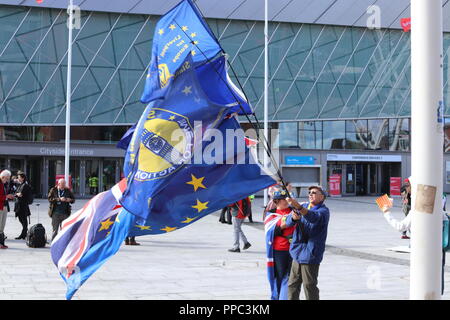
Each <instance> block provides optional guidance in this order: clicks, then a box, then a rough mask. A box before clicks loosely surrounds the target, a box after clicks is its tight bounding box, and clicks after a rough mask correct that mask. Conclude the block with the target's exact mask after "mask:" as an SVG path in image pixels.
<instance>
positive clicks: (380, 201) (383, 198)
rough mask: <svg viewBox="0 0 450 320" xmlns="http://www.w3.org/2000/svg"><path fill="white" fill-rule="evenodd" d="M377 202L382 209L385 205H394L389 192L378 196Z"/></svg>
mask: <svg viewBox="0 0 450 320" xmlns="http://www.w3.org/2000/svg"><path fill="white" fill-rule="evenodd" d="M375 202H376V203H377V205H378V207H379V208H380V210H383V207H384V206H388V207H392V201H391V199H390V198H389V197H388V195H387V194H384V195H382V196H381V197H379V198H377V199H376V200H375Z"/></svg>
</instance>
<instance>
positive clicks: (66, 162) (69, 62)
mask: <svg viewBox="0 0 450 320" xmlns="http://www.w3.org/2000/svg"><path fill="white" fill-rule="evenodd" d="M68 11H69V23H68V24H67V27H68V28H69V40H68V41H69V42H68V48H67V88H66V142H65V159H64V179H65V180H66V183H67V185H68V186H69V185H70V181H69V166H70V101H71V99H72V30H73V0H69V10H68Z"/></svg>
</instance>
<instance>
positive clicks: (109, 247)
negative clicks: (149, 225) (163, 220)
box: [51, 179, 134, 299]
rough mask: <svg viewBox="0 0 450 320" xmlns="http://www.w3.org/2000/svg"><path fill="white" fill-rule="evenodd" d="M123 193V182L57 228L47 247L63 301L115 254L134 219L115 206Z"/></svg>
mask: <svg viewBox="0 0 450 320" xmlns="http://www.w3.org/2000/svg"><path fill="white" fill-rule="evenodd" d="M125 189H126V179H123V180H122V181H120V182H119V183H118V184H116V185H115V186H114V187H112V188H111V189H110V190H108V191H105V192H102V193H99V194H98V195H96V196H95V197H93V198H92V199H91V200H89V202H87V203H86V205H85V206H84V207H83V208H82V209H80V210H78V211H77V212H75V213H74V214H72V215H71V216H70V217H69V218H67V219H66V220H64V221H63V223H62V224H61V230H60V231H59V232H58V235H57V236H56V237H55V239H54V240H53V242H52V245H51V256H52V260H53V263H54V264H55V265H56V266H57V268H58V270H59V272H60V274H61V277H62V278H63V279H64V281H65V282H66V284H67V295H66V296H67V299H70V298H71V297H72V296H73V294H74V293H75V292H76V290H78V288H79V287H80V286H81V285H82V284H83V283H84V281H86V280H87V279H88V278H89V276H90V275H91V274H92V273H94V272H95V271H96V270H97V269H98V268H99V267H100V266H101V265H102V264H103V263H104V262H105V261H106V260H107V258H109V257H110V256H111V255H113V254H115V253H116V252H117V250H119V248H120V245H121V243H122V242H123V240H124V239H125V237H126V236H127V234H128V231H129V228H130V226H131V225H132V223H133V222H134V216H133V215H132V214H130V213H128V212H127V211H126V210H124V209H123V208H122V206H121V205H120V203H119V199H120V198H121V196H122V193H123V192H124V190H125ZM119 215H120V219H119Z"/></svg>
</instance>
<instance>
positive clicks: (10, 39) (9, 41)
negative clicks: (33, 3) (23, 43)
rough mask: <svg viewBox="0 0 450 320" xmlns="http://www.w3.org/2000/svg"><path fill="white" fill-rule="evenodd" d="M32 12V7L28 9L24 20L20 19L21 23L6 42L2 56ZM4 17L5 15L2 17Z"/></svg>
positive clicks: (0, 54) (0, 53)
mask: <svg viewBox="0 0 450 320" xmlns="http://www.w3.org/2000/svg"><path fill="white" fill-rule="evenodd" d="M30 12H31V8H29V9H28V11H27V13H26V14H25V16H24V17H23V18H22V20H21V21H20V23H19V25H18V26H17V28H16V30H15V31H14V33H13V34H12V35H11V36H10V37H9V40H8V42H7V43H6V44H5V47H4V48H3V50H2V52H0V58H1V57H2V56H3V54H4V53H5V51H6V49H8V47H9V45H10V44H11V42H12V41H13V40H15V38H16V35H17V32H18V31H19V29H20V28H21V27H22V25H23V23H24V22H25V20H26V19H27V18H28V15H29V14H30ZM2 18H3V17H2Z"/></svg>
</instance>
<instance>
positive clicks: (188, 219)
mask: <svg viewBox="0 0 450 320" xmlns="http://www.w3.org/2000/svg"><path fill="white" fill-rule="evenodd" d="M185 218H186V220H184V221H181V223H191V222H192V221H194V220H195V219H197V218H198V217H193V218H189V217H185Z"/></svg>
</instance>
